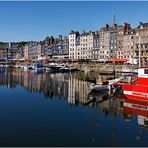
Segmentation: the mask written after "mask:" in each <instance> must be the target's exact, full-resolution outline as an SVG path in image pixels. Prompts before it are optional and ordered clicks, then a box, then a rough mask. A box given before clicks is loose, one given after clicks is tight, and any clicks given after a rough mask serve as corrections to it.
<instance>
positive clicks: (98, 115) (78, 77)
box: [0, 68, 148, 146]
mask: <svg viewBox="0 0 148 148" xmlns="http://www.w3.org/2000/svg"><path fill="white" fill-rule="evenodd" d="M82 77H83V76H82V73H79V72H77V73H57V74H50V73H37V72H35V71H22V70H21V69H11V68H7V69H0V86H1V87H2V86H6V87H7V88H8V91H9V90H12V89H14V88H17V87H22V88H24V89H25V90H27V91H28V92H30V93H31V94H37V93H40V94H43V95H44V98H46V99H52V100H54V99H55V98H58V99H62V100H66V102H68V104H69V105H70V106H72V107H70V109H71V110H69V112H70V113H71V114H70V115H69V114H66V111H67V110H68V109H67V108H66V109H65V110H66V111H65V112H64V113H61V114H60V113H59V114H60V115H62V117H63V120H62V122H61V123H60V124H62V125H60V126H58V128H59V131H60V132H61V133H62V132H63V133H62V135H63V137H61V135H60V133H59V135H58V134H56V137H54V136H53V135H54V134H53V133H54V132H55V131H54V130H53V131H52V129H55V130H57V126H56V125H57V123H58V121H60V118H59V116H56V115H57V112H58V109H57V108H56V109H54V108H52V107H51V108H50V109H48V108H46V106H45V105H44V106H43V108H44V107H45V108H46V109H47V110H48V112H47V111H46V112H44V114H42V113H38V114H37V113H36V112H33V110H30V112H29V113H30V114H32V113H34V115H32V117H33V118H34V120H33V119H32V122H33V123H34V124H32V125H30V124H29V125H30V126H31V127H32V126H36V127H37V129H38V127H40V126H41V125H42V123H41V122H39V123H38V124H40V125H38V124H37V123H36V122H35V121H36V120H38V119H40V118H42V120H43V121H46V122H44V126H45V125H46V130H47V133H46V131H44V132H42V131H40V134H42V135H44V134H45V133H46V134H47V135H48V136H49V133H52V134H53V135H52V136H49V137H50V139H51V140H50V141H49V140H48V138H49V137H48V136H47V139H46V138H45V137H44V138H45V139H42V140H40V138H42V136H39V137H36V136H34V143H35V144H36V145H35V144H34V143H33V142H32V141H31V142H32V143H33V144H32V146H43V145H44V142H45V145H44V146H139V145H140V146H146V144H145V143H146V141H145V143H140V144H139V145H138V144H137V143H136V141H141V140H140V139H142V138H141V137H142V135H143V134H144V132H143V131H144V130H145V129H147V127H148V108H147V106H148V104H147V103H145V102H144V103H143V102H135V101H133V100H132V101H129V100H127V99H125V98H122V97H117V96H113V94H110V93H109V92H95V91H93V92H91V91H90V89H89V85H90V82H86V81H83V80H82ZM22 95H23V94H22ZM10 97H11V96H10ZM11 101H12V100H11ZM17 101H18V100H17ZM29 101H30V100H29ZM47 102H48V100H47V101H46V103H47ZM50 102H52V101H50ZM1 103H2V102H1ZM19 103H20V102H19ZM19 103H18V104H19ZM27 103H28V104H29V103H31V102H27ZM16 104H17V103H16ZM28 104H27V105H26V106H28ZM42 105H43V104H42ZM18 106H19V105H18ZM74 106H76V107H74ZM64 107H65V106H64ZM79 107H80V108H79ZM75 108H77V109H78V110H77V112H76V113H73V112H72V111H73V109H75ZM19 109H20V108H19ZM31 109H32V106H31ZM16 110H17V109H16ZM63 110H64V108H62V110H60V111H61V112H62V111H63ZM3 111H4V110H3ZM23 111H24V110H23ZM25 111H26V110H25ZM75 111H76V110H75ZM10 112H11V111H10ZM17 112H18V110H17V111H16V113H17ZM38 112H39V111H38ZM82 113H83V114H84V115H85V116H84V117H83V116H82V115H83V114H82ZM36 114H37V115H36ZM49 114H50V116H51V117H53V116H54V118H53V119H52V120H51V119H48V117H49ZM53 114H54V115H53ZM1 116H2V115H1ZM13 116H14V117H15V115H13ZM135 117H136V118H135ZM17 119H18V118H17ZM25 119H26V121H25ZM27 119H28V117H27V116H26V118H25V117H24V116H22V118H21V120H22V121H24V122H23V123H25V122H27ZM35 119H36V120H35ZM121 119H123V120H121ZM135 119H136V123H135V122H133V120H134V121H135ZM30 120H31V119H30ZM123 121H124V123H123ZM9 122H12V120H9ZM45 123H48V124H45ZM55 123H56V124H55ZM67 123H69V124H67ZM125 123H130V124H129V125H130V128H129V127H128V125H126V124H125ZM75 124H77V125H79V128H76V127H75V126H74V125H75ZM25 125H26V124H25ZM49 125H50V126H49ZM136 125H138V131H137V133H136V134H137V135H136V139H135V140H136V141H134V142H133V143H132V144H131V143H130V142H129V141H128V140H129V138H130V139H132V140H133V137H134V136H135V133H132V132H133V127H134V128H135V127H136ZM54 126H55V127H54ZM87 126H88V130H89V134H88V133H87V128H86V127H87ZM74 127H75V128H74ZM120 127H122V129H121V128H120ZM63 128H64V130H63ZM66 129H69V130H67V131H66ZM17 130H18V129H17ZM22 130H23V128H22ZM62 130H63V131H62ZM118 130H119V131H120V132H121V133H122V134H123V135H122V137H121V136H120V135H119V134H120V132H118ZM134 130H135V129H134ZM59 131H58V130H57V131H56V133H57V132H59ZM25 132H26V131H24V133H25ZM28 133H29V132H28ZM130 133H132V134H131V135H130ZM30 134H31V133H30ZM79 134H80V138H81V142H79V140H77V141H71V143H68V141H66V142H64V140H65V137H70V136H71V138H72V139H76V138H77V137H78V136H79ZM28 135H29V134H27V136H28ZM123 136H125V137H124V139H126V140H125V141H124V142H123V141H121V139H122V138H123ZM128 136H129V137H128ZM84 137H85V138H84ZM88 137H89V138H88ZM17 138H18V137H17ZM31 138H33V137H31ZM54 138H55V139H56V138H57V139H58V140H59V143H56V142H55V141H54ZM36 139H38V140H36ZM86 139H87V140H86ZM21 140H22V139H21ZM21 140H20V142H22V141H23V140H22V141H21ZM41 141H43V143H42V142H41ZM106 141H107V142H106ZM38 142H41V144H42V145H40V143H38ZM37 143H38V145H37ZM56 144H57V145H56ZM58 144H59V145H58ZM68 144H69V145H68ZM130 144H131V145H130ZM134 144H135V145H134ZM4 146H8V145H4ZM14 146H16V145H14ZM18 146H22V145H18ZM23 146H30V145H23Z"/></svg>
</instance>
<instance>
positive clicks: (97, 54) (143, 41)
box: [69, 22, 148, 62]
mask: <svg viewBox="0 0 148 148" xmlns="http://www.w3.org/2000/svg"><path fill="white" fill-rule="evenodd" d="M139 44H140V47H139ZM139 51H140V55H141V57H143V58H145V59H146V58H147V57H148V23H142V22H140V25H139V26H138V27H137V28H135V29H132V28H131V26H130V24H128V23H124V25H120V26H117V24H113V25H112V26H109V25H108V24H107V25H106V26H105V27H102V28H101V29H100V30H99V31H96V32H91V31H90V32H83V33H81V34H80V33H79V32H78V31H76V32H75V31H71V33H70V34H69V58H70V59H100V60H107V59H111V58H126V59H128V60H130V61H131V62H132V61H133V60H135V59H136V58H138V56H139Z"/></svg>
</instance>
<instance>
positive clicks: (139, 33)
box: [139, 32, 141, 67]
mask: <svg viewBox="0 0 148 148" xmlns="http://www.w3.org/2000/svg"><path fill="white" fill-rule="evenodd" d="M140 49H141V48H140V32H139V67H140V66H141V61H140V52H141V50H140Z"/></svg>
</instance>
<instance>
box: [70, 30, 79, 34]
mask: <svg viewBox="0 0 148 148" xmlns="http://www.w3.org/2000/svg"><path fill="white" fill-rule="evenodd" d="M77 33H79V32H78V31H73V30H72V31H71V32H70V33H69V35H71V34H77Z"/></svg>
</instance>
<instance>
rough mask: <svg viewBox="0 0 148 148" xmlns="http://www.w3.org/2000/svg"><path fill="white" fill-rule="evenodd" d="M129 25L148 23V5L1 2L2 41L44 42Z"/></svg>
mask: <svg viewBox="0 0 148 148" xmlns="http://www.w3.org/2000/svg"><path fill="white" fill-rule="evenodd" d="M113 11H115V12H116V22H117V24H123V23H124V22H125V21H127V22H129V23H131V25H132V27H136V26H138V25H139V21H143V22H148V1H143V2H134V1H131V2H128V1H125V2H123V1H122V2H120V1H114V2H111V1H108V2H107V1H102V2H101V1H94V2H88V1H81V2H80V1H74V2H71V1H69V2H68V1H65V2H60V1H44V2H41V1H40V2H39V1H36V2H34V1H30V2H29V1H26V2H21V1H20V2H19V1H15V2H11V1H9V2H2V1H1V2H0V41H6V42H9V41H28V40H36V41H39V40H43V39H44V38H45V37H46V36H48V35H49V36H50V35H53V36H55V37H56V36H58V35H59V34H62V35H64V36H66V35H68V34H69V32H70V30H78V31H80V32H81V31H83V30H84V29H85V31H90V30H92V31H95V30H97V29H99V28H100V27H102V26H104V25H105V24H106V23H108V24H112V22H113Z"/></svg>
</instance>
